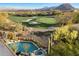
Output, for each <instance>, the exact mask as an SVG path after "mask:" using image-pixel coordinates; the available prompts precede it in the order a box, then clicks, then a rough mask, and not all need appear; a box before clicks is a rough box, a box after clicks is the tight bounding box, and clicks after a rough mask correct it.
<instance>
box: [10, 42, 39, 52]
mask: <svg viewBox="0 0 79 59" xmlns="http://www.w3.org/2000/svg"><path fill="white" fill-rule="evenodd" d="M9 46H10V48H12V49H13V50H14V49H15V50H16V52H24V53H32V52H33V51H34V50H37V49H38V46H37V45H36V44H34V43H32V42H17V43H11V44H9Z"/></svg>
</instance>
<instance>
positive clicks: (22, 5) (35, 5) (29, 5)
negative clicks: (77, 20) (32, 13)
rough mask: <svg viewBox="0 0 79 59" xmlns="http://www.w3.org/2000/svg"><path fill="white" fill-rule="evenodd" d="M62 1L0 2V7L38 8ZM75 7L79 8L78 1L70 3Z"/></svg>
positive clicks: (55, 4) (51, 5) (56, 4)
mask: <svg viewBox="0 0 79 59" xmlns="http://www.w3.org/2000/svg"><path fill="white" fill-rule="evenodd" d="M60 4H62V3H0V8H17V9H38V8H44V7H55V6H59V5H60ZM71 5H72V6H73V7H75V8H79V3H73V4H71Z"/></svg>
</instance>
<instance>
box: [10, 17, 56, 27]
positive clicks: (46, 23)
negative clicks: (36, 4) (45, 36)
mask: <svg viewBox="0 0 79 59" xmlns="http://www.w3.org/2000/svg"><path fill="white" fill-rule="evenodd" d="M10 19H11V20H13V21H15V22H22V21H23V20H28V19H32V17H20V16H11V17H10ZM32 21H36V22H38V23H40V24H36V25H35V24H29V23H28V22H27V23H23V24H24V25H26V26H27V27H34V28H48V27H50V26H53V25H54V24H56V23H57V21H56V20H55V18H51V17H48V16H36V19H34V20H32Z"/></svg>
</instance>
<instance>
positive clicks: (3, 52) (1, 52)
mask: <svg viewBox="0 0 79 59" xmlns="http://www.w3.org/2000/svg"><path fill="white" fill-rule="evenodd" d="M0 56H13V54H12V52H11V51H10V50H9V49H8V48H7V47H6V46H5V45H4V44H3V43H2V42H1V41H0Z"/></svg>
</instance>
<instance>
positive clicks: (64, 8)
mask: <svg viewBox="0 0 79 59" xmlns="http://www.w3.org/2000/svg"><path fill="white" fill-rule="evenodd" d="M55 9H56V10H74V9H75V8H74V7H73V6H72V5H71V4H69V3H64V4H61V5H60V6H58V7H56V8H55Z"/></svg>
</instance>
